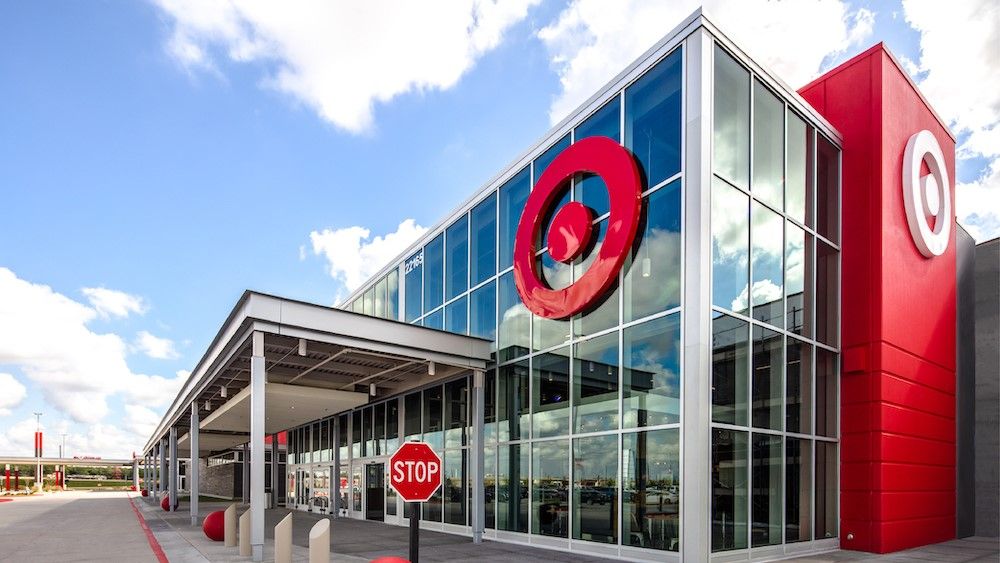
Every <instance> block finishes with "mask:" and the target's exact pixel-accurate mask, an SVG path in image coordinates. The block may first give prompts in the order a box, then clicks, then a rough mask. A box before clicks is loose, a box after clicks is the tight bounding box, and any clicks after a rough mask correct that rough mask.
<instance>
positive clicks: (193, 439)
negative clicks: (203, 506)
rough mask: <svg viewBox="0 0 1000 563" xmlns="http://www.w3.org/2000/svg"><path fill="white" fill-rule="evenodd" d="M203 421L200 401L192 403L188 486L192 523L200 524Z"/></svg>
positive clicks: (194, 524) (189, 430)
mask: <svg viewBox="0 0 1000 563" xmlns="http://www.w3.org/2000/svg"><path fill="white" fill-rule="evenodd" d="M200 424H201V421H200V419H199V417H198V401H192V403H191V428H190V429H188V445H190V446H191V463H190V464H189V465H188V485H189V486H188V488H189V489H191V506H190V508H191V525H192V526H197V525H198V495H199V494H200V492H201V489H200V487H201V483H200V482H199V475H198V469H199V468H200V467H201V463H200V461H201V456H200V454H199V453H198V448H199V444H198V434H199V425H200Z"/></svg>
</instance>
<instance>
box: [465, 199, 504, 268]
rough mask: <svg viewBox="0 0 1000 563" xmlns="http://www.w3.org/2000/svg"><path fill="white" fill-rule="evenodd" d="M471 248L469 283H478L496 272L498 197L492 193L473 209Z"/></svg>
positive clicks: (471, 215)
mask: <svg viewBox="0 0 1000 563" xmlns="http://www.w3.org/2000/svg"><path fill="white" fill-rule="evenodd" d="M469 216H470V217H471V218H472V225H471V229H470V235H471V237H472V238H471V240H470V241H469V242H470V244H469V249H470V252H471V253H472V256H471V257H472V260H471V262H470V263H469V283H470V284H472V285H476V284H478V283H480V282H483V281H485V280H487V279H489V278H490V277H491V276H492V275H493V274H495V273H496V268H497V264H496V260H497V251H496V245H497V198H496V196H495V195H494V194H492V193H491V194H490V195H489V196H488V197H487V198H486V199H484V200H483V201H482V202H480V203H479V205H477V206H475V207H474V208H473V209H472V212H471V213H470V214H469Z"/></svg>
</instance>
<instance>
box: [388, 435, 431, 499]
mask: <svg viewBox="0 0 1000 563" xmlns="http://www.w3.org/2000/svg"><path fill="white" fill-rule="evenodd" d="M389 485H390V486H392V488H393V489H395V490H396V492H397V493H399V496H400V497H402V499H403V500H404V501H406V502H427V501H428V500H430V498H431V495H433V494H434V491H437V490H438V487H440V486H441V458H440V457H438V455H437V454H436V453H434V450H432V449H431V447H430V446H429V445H427V443H426V442H406V443H405V444H403V445H402V446H399V449H398V450H396V453H394V454H392V457H391V458H389Z"/></svg>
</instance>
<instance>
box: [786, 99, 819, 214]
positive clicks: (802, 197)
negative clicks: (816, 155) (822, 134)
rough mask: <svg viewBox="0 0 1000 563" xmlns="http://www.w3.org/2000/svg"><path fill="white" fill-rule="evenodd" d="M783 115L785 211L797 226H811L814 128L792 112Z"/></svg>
mask: <svg viewBox="0 0 1000 563" xmlns="http://www.w3.org/2000/svg"><path fill="white" fill-rule="evenodd" d="M786 115H787V116H788V117H787V121H786V123H785V124H786V131H787V133H788V142H787V148H786V150H785V166H786V171H785V212H786V213H788V216H789V217H791V218H792V219H795V220H796V221H798V222H799V224H802V225H808V226H812V199H813V197H812V166H811V163H812V151H811V149H812V135H813V129H812V126H809V125H806V122H805V121H803V120H802V118H800V117H799V116H798V115H796V114H795V112H793V111H792V110H788V112H787V114H786ZM807 217H808V218H807Z"/></svg>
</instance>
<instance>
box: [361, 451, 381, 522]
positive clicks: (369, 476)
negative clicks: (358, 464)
mask: <svg viewBox="0 0 1000 563" xmlns="http://www.w3.org/2000/svg"><path fill="white" fill-rule="evenodd" d="M365 519H366V520H378V521H379V522H382V521H384V520H385V464H382V463H369V464H367V465H365Z"/></svg>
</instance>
